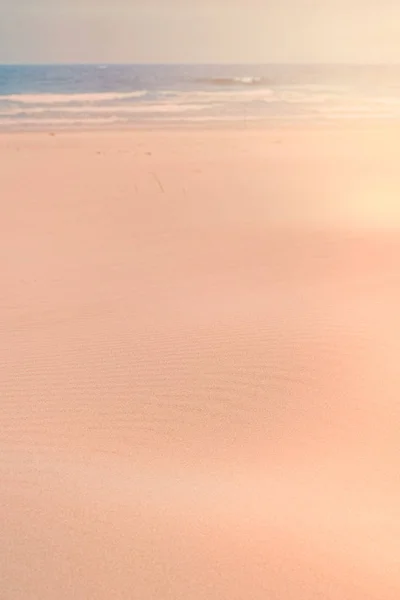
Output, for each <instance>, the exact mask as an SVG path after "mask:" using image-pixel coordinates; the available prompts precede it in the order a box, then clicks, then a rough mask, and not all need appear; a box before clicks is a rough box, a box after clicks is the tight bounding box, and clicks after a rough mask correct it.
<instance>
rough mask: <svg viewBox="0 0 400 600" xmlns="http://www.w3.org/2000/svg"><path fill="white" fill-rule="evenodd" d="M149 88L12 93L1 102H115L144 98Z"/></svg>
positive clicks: (0, 97) (1, 98)
mask: <svg viewBox="0 0 400 600" xmlns="http://www.w3.org/2000/svg"><path fill="white" fill-rule="evenodd" d="M147 93H148V92H147V90H138V91H134V92H99V93H92V94H91V93H84V94H10V95H8V96H0V102H1V103H3V102H5V103H10V104H36V105H37V104H73V103H74V104H75V103H79V104H85V103H87V104H99V103H101V102H113V101H114V102H115V101H122V100H129V99H134V98H142V97H144V96H146V95H147Z"/></svg>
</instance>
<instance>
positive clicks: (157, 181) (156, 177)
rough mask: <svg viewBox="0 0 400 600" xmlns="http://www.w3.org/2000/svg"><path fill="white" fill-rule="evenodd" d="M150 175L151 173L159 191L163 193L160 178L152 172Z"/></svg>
mask: <svg viewBox="0 0 400 600" xmlns="http://www.w3.org/2000/svg"><path fill="white" fill-rule="evenodd" d="M152 175H153V177H154V179H155V180H156V183H157V185H158V187H159V188H160V190H161V192H162V193H163V194H165V189H164V186H163V184H162V183H161V181H160V178H159V177H158V175H157V173H152Z"/></svg>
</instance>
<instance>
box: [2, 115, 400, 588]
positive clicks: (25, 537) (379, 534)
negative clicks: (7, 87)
mask: <svg viewBox="0 0 400 600" xmlns="http://www.w3.org/2000/svg"><path fill="white" fill-rule="evenodd" d="M399 133H400V132H399V127H397V126H393V125H392V124H387V125H384V124H371V125H368V126H367V125H363V126H360V125H357V126H355V125H354V124H351V123H346V124H345V125H342V126H340V127H338V126H334V125H332V126H329V127H328V126H322V125H321V126H319V127H310V126H297V127H295V128H290V127H285V128H280V129H279V128H270V129H266V130H264V131H261V130H259V131H257V130H256V129H253V130H250V129H249V130H246V129H243V130H232V131H229V130H223V131H222V130H221V131H219V130H213V131H201V130H199V129H198V130H196V131H189V130H187V131H183V130H182V131H172V130H171V131H153V132H150V131H138V132H134V131H130V132H117V131H116V132H102V133H95V132H92V133H89V132H88V133H72V132H70V133H57V134H56V135H49V134H48V133H43V132H42V133H24V134H22V133H20V134H12V135H6V134H3V135H1V136H0V203H1V219H0V273H1V288H0V327H1V331H0V395H1V404H0V459H1V460H0V482H1V485H0V523H1V528H0V581H1V583H0V598H1V599H4V600H55V599H57V600H67V599H68V600H69V599H74V600H75V599H76V600H88V599H90V600H110V599H111V598H112V599H113V600H119V599H121V600H122V599H123V600H128V599H134V600H136V599H137V600H178V599H182V600H183V599H185V600H186V599H190V600H217V599H218V600H222V599H228V598H229V600H250V599H251V600H273V599H274V600H275V599H276V600H314V599H315V600H316V599H317V598H321V599H324V600H346V599H349V600H350V599H351V600H392V599H393V600H398V598H399V597H400V572H399V556H400V510H399V506H400V483H399V476H398V471H399V465H398V460H399V456H400V436H399V424H400V420H399V419H400V404H399V398H400V375H399V369H398V357H399V354H400V319H399V309H398V307H399V305H400V236H399V233H400V203H399V198H400V170H399V169H398V156H399V153H400V135H399Z"/></svg>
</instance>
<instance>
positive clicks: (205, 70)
mask: <svg viewBox="0 0 400 600" xmlns="http://www.w3.org/2000/svg"><path fill="white" fill-rule="evenodd" d="M399 117H400V65H375V66H367V65H358V66H357V65H347V66H343V65H341V66H340V65H325V66H323V65H106V64H105V65H35V66H23V65H0V129H1V130H4V129H5V130H8V129H13V128H17V129H20V128H23V129H29V128H33V129H35V128H43V127H51V128H63V127H65V128H68V127H71V126H73V127H85V128H87V127H96V128H98V127H107V126H115V125H117V126H118V125H121V126H124V125H130V124H132V125H135V124H137V125H138V124H148V125H152V124H163V123H164V124H168V123H171V124H174V123H176V124H182V123H189V124H191V123H192V124H195V123H205V124H207V123H209V122H228V123H229V122H232V123H235V122H241V123H248V122H251V121H257V122H258V121H271V120H277V119H280V120H282V119H283V120H293V119H314V120H315V119H317V120H326V119H349V118H350V119H354V118H399Z"/></svg>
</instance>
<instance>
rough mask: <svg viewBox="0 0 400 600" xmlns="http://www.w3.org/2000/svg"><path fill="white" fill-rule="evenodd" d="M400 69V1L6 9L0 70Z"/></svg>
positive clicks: (6, 3)
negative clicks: (229, 65) (54, 65)
mask: <svg viewBox="0 0 400 600" xmlns="http://www.w3.org/2000/svg"><path fill="white" fill-rule="evenodd" d="M294 61H296V62H399V63H400V0H0V62H3V63H7V62H25V63H30V62H46V63H48V62H294Z"/></svg>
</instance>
